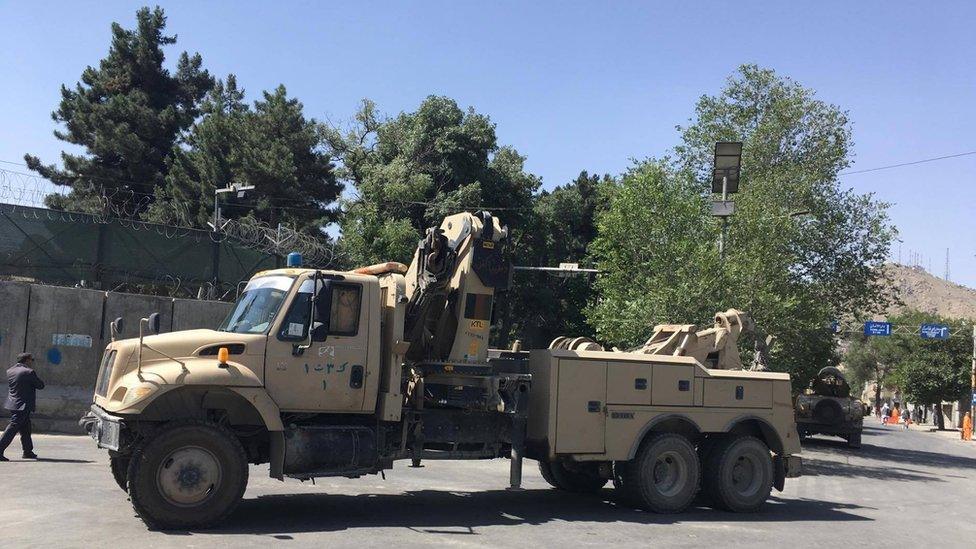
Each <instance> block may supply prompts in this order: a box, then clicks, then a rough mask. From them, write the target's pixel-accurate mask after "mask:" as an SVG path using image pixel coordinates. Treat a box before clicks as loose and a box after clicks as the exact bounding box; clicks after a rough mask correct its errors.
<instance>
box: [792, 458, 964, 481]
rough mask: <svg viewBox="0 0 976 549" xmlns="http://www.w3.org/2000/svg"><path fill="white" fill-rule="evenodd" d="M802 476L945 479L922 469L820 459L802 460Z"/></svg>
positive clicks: (903, 479)
mask: <svg viewBox="0 0 976 549" xmlns="http://www.w3.org/2000/svg"><path fill="white" fill-rule="evenodd" d="M803 476H805V477H819V476H830V477H845V478H869V479H875V480H900V481H909V482H911V481H923V482H932V481H936V482H945V479H943V478H939V477H936V476H932V475H929V474H926V473H925V472H924V471H917V470H914V469H904V468H902V467H872V466H870V465H860V464H859V465H852V464H850V463H844V462H840V461H829V460H820V459H809V458H808V459H804V460H803Z"/></svg>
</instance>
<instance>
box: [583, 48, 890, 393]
mask: <svg viewBox="0 0 976 549" xmlns="http://www.w3.org/2000/svg"><path fill="white" fill-rule="evenodd" d="M678 130H679V132H680V133H681V139H682V142H681V144H680V145H679V146H677V147H676V148H675V151H674V156H673V158H670V159H668V162H667V165H668V168H667V169H665V168H663V167H660V166H659V167H657V168H656V170H657V172H659V173H660V174H661V175H660V178H661V179H662V180H663V181H667V182H668V183H667V185H666V186H664V187H662V186H661V185H660V184H658V185H657V186H656V187H655V186H652V187H651V189H650V190H648V191H647V192H648V193H649V194H647V195H646V196H645V195H644V194H640V193H639V194H637V195H630V196H629V197H628V198H626V199H624V198H621V197H617V198H616V199H615V201H612V202H611V207H610V212H611V213H610V215H609V216H608V217H607V218H606V219H605V220H604V221H603V222H602V224H598V227H599V228H600V231H599V236H598V237H597V239H596V241H595V242H594V244H593V246H591V250H592V251H593V253H594V257H595V259H596V260H597V261H598V263H599V264H600V265H601V270H605V271H606V272H605V274H604V275H603V276H602V277H601V278H604V277H605V278H606V280H604V281H600V282H598V287H600V289H601V295H600V303H599V305H598V306H596V307H594V308H592V309H591V313H590V320H591V321H592V322H593V323H594V324H595V325H596V326H597V327H598V329H599V330H600V333H601V335H602V337H605V338H607V339H608V340H609V341H611V342H614V343H621V344H627V345H632V344H635V343H637V342H639V340H640V339H642V338H644V337H646V336H647V335H649V332H650V329H651V325H652V324H653V323H654V322H659V321H667V322H687V323H698V324H706V323H709V322H710V317H711V315H712V314H714V312H715V311H718V310H724V309H726V308H728V307H735V308H739V309H743V310H746V311H747V312H749V313H750V314H752V315H753V317H754V318H755V320H756V322H757V324H758V325H759V326H760V327H761V328H762V329H763V330H764V331H765V332H766V333H768V334H771V335H773V336H775V338H776V340H775V341H776V342H775V344H774V345H773V347H772V350H771V353H770V356H769V357H768V359H769V361H770V364H769V366H770V367H771V368H773V369H775V370H780V371H787V372H790V373H792V374H793V377H794V388H795V389H800V388H802V387H803V386H804V385H805V384H806V383H807V382H808V381H809V379H810V378H811V377H812V376H813V375H814V374H815V373H816V371H817V370H819V369H820V368H822V367H823V366H827V365H831V364H834V363H836V362H837V360H838V358H839V357H838V356H837V353H836V352H835V344H834V340H833V337H832V335H831V334H830V332H829V330H828V329H827V326H828V325H829V323H830V322H831V321H832V320H834V319H843V318H860V317H861V316H862V315H863V313H864V312H867V311H875V310H882V309H884V307H885V306H886V305H887V304H888V303H889V302H890V301H891V295H890V294H889V293H888V290H887V288H888V281H887V280H886V279H885V275H884V271H883V270H882V269H880V267H881V266H882V264H883V262H884V260H885V258H886V257H887V255H888V251H889V247H890V243H891V239H892V238H893V237H894V234H895V232H894V229H893V228H892V227H891V225H890V223H889V221H888V218H887V205H886V204H884V203H880V202H877V201H876V200H874V199H873V197H871V196H870V195H858V194H856V193H853V192H852V191H849V190H846V189H844V188H843V187H842V186H841V185H840V184H839V182H838V180H837V175H838V173H839V172H840V171H841V170H842V169H844V168H845V167H847V166H848V165H849V164H850V151H849V149H850V143H851V130H850V123H849V121H848V119H847V116H846V114H845V113H843V112H842V111H841V110H840V109H838V108H837V107H835V106H833V105H829V104H826V103H824V102H822V101H820V100H819V99H816V97H815V96H814V92H813V91H811V90H809V89H807V88H804V87H802V86H800V85H799V84H797V83H796V82H793V81H792V80H790V79H788V78H782V77H779V76H777V75H776V74H775V73H774V72H773V71H770V70H766V69H761V68H758V67H756V66H752V65H746V66H743V67H742V68H740V70H739V71H738V72H737V73H736V74H735V75H734V76H733V77H732V78H730V79H729V81H728V84H727V85H726V87H725V88H724V89H723V90H722V91H721V92H720V93H719V94H718V95H716V96H703V97H702V98H701V99H699V101H698V104H697V106H696V109H695V116H694V118H693V119H692V120H691V122H690V123H689V124H688V125H687V126H685V127H679V128H678ZM716 141H743V142H744V149H743V158H742V181H741V183H740V187H739V193H738V194H737V195H736V197H735V201H736V212H735V215H734V216H733V218H732V220H731V222H730V224H729V228H728V235H727V238H726V247H725V254H724V257H722V258H719V257H718V254H717V251H716V246H715V241H716V239H717V230H718V229H717V225H716V223H714V222H712V221H711V220H710V219H709V215H708V211H707V208H706V206H707V193H708V192H709V189H710V181H711V174H710V170H711V165H712V155H713V150H714V146H715V142H716ZM631 179H633V174H631ZM633 184H634V183H632V182H629V181H628V178H627V177H625V179H624V190H626V188H627V185H633ZM619 192H621V191H620V190H618V193H619ZM665 201H670V202H673V203H675V204H662V202H665ZM671 210H676V211H671ZM648 211H650V212H655V213H656V212H666V215H665V214H661V215H655V214H654V213H648ZM801 213H802V214H801ZM636 219H639V220H640V221H639V222H638V221H635V220H636ZM679 222H680V225H678V226H675V224H676V223H679ZM645 235H646V236H645ZM661 254H665V255H667V254H671V255H673V254H677V255H676V257H675V259H674V260H673V261H674V263H677V264H671V263H669V260H668V259H666V258H661V259H655V258H656V257H657V256H660V255H661ZM646 269H655V270H654V272H653V273H652V274H645V273H644V271H645V270H646ZM634 277H636V278H634ZM632 278H634V279H635V280H637V281H644V282H642V283H638V284H635V286H636V287H635V288H634V289H633V290H629V291H628V290H627V284H628V281H629V280H630V279H632ZM612 281H613V282H612ZM652 282H653V283H652ZM749 343H750V342H749V341H746V342H745V346H744V347H747V346H748V344H749Z"/></svg>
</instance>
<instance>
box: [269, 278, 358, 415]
mask: <svg viewBox="0 0 976 549" xmlns="http://www.w3.org/2000/svg"><path fill="white" fill-rule="evenodd" d="M314 286H315V290H316V291H315V296H316V297H315V299H314V300H312V295H313V291H312V289H313V280H312V278H311V277H305V278H304V279H303V280H301V282H300V286H299V289H298V291H297V293H296V294H295V297H294V298H293V299H292V302H291V304H290V306H289V308H288V310H287V311H286V312H285V314H284V316H283V318H282V321H281V322H280V323H278V327H277V330H276V331H275V332H272V333H271V334H269V335H268V355H267V361H266V362H265V364H266V366H265V383H266V386H267V389H268V393H269V394H270V395H271V398H273V399H274V401H275V402H277V403H278V406H279V408H281V409H282V410H283V411H306V412H360V411H362V410H363V402H364V399H365V395H366V388H365V387H366V379H365V378H366V373H367V372H366V365H367V349H368V345H367V343H368V339H367V338H368V335H369V329H368V328H369V318H368V309H369V308H368V307H366V306H365V304H366V303H367V301H366V290H367V289H366V288H365V287H364V285H363V284H362V283H361V282H356V281H352V280H335V279H328V278H327V279H322V278H319V279H317V280H316V281H315V283H314ZM310 319H311V321H312V324H313V325H314V327H312V328H311V334H310V333H309V329H310V322H309V321H310Z"/></svg>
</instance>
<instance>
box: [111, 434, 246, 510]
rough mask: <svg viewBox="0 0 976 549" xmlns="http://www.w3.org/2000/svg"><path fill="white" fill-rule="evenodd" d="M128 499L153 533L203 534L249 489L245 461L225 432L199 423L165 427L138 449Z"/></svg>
mask: <svg viewBox="0 0 976 549" xmlns="http://www.w3.org/2000/svg"><path fill="white" fill-rule="evenodd" d="M128 480H129V497H130V498H131V500H132V506H133V507H134V508H135V510H136V513H138V514H139V517H140V518H142V520H143V521H144V522H145V523H146V524H147V525H148V526H150V527H152V528H161V529H171V528H201V527H207V526H211V525H213V524H214V523H216V522H219V521H220V520H223V519H224V518H226V517H227V516H228V515H230V513H231V512H232V511H233V510H234V508H235V507H237V504H238V503H240V500H241V498H242V497H243V495H244V488H245V487H246V486H247V459H246V456H245V454H244V449H243V448H242V447H241V444H240V442H238V441H237V439H236V438H235V437H234V436H233V434H231V433H230V432H229V431H227V430H226V429H224V428H221V427H218V426H216V425H212V424H208V423H205V422H202V421H190V422H177V423H172V424H170V425H167V426H165V427H163V428H162V429H161V430H159V431H157V432H156V433H155V434H153V435H152V436H151V437H150V438H149V439H148V440H147V441H145V442H144V443H143V444H142V445H141V446H140V447H139V448H137V449H136V451H135V453H134V454H133V456H132V460H131V463H130V464H129V474H128Z"/></svg>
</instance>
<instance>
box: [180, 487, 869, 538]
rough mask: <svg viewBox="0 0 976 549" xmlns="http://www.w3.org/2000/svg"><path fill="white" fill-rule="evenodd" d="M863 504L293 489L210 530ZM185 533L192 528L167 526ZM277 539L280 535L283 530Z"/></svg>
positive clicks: (764, 515)
mask: <svg viewBox="0 0 976 549" xmlns="http://www.w3.org/2000/svg"><path fill="white" fill-rule="evenodd" d="M859 509H869V508H866V507H862V506H859V505H852V504H844V503H836V502H830V501H814V500H807V499H789V500H786V499H781V498H778V497H772V498H770V500H769V502H767V505H766V506H765V507H763V509H762V510H761V511H760V512H758V513H753V514H737V513H727V512H721V511H715V510H712V509H708V508H703V507H695V508H692V509H689V510H688V511H686V512H684V513H680V514H676V515H658V514H654V513H649V512H645V511H641V510H637V509H634V508H633V507H631V506H630V505H627V504H625V503H623V502H622V501H620V500H619V499H618V497H617V495H616V494H615V493H614V491H613V490H609V489H606V490H603V491H601V492H600V493H599V494H594V495H591V496H582V495H576V494H570V493H567V492H561V491H557V490H551V489H543V490H522V491H508V490H488V491H480V492H442V491H434V490H419V491H413V492H405V493H401V494H362V495H329V494H294V495H268V496H258V497H256V498H250V499H246V500H244V501H243V502H242V503H241V505H240V507H238V509H237V510H236V511H235V512H234V514H233V515H231V517H230V518H229V519H228V520H227V521H226V522H224V523H223V524H221V525H219V526H218V527H216V528H214V529H212V530H207V531H206V533H216V534H250V535H268V536H275V537H278V536H280V535H287V534H294V533H302V532H334V531H342V530H355V529H359V528H377V527H380V528H384V527H387V528H388V527H401V528H409V529H413V530H416V531H421V532H425V533H435V534H444V535H466V536H470V535H478V532H477V531H476V530H475V529H476V528H478V527H483V526H517V525H526V524H529V525H538V524H545V523H548V522H551V521H555V520H558V521H569V522H574V521H579V522H599V523H620V522H625V523H632V524H675V523H695V522H699V523H700V522H723V523H730V522H736V523H738V522H744V523H745V522H747V523H757V522H798V521H818V522H837V521H841V522H843V521H868V520H872V519H869V518H867V517H863V516H859V515H857V514H855V513H854V512H853V511H857V510H859ZM169 533H171V534H176V535H180V534H183V535H185V534H187V532H179V531H174V532H169ZM278 539H281V538H280V537H279V538H278Z"/></svg>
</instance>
